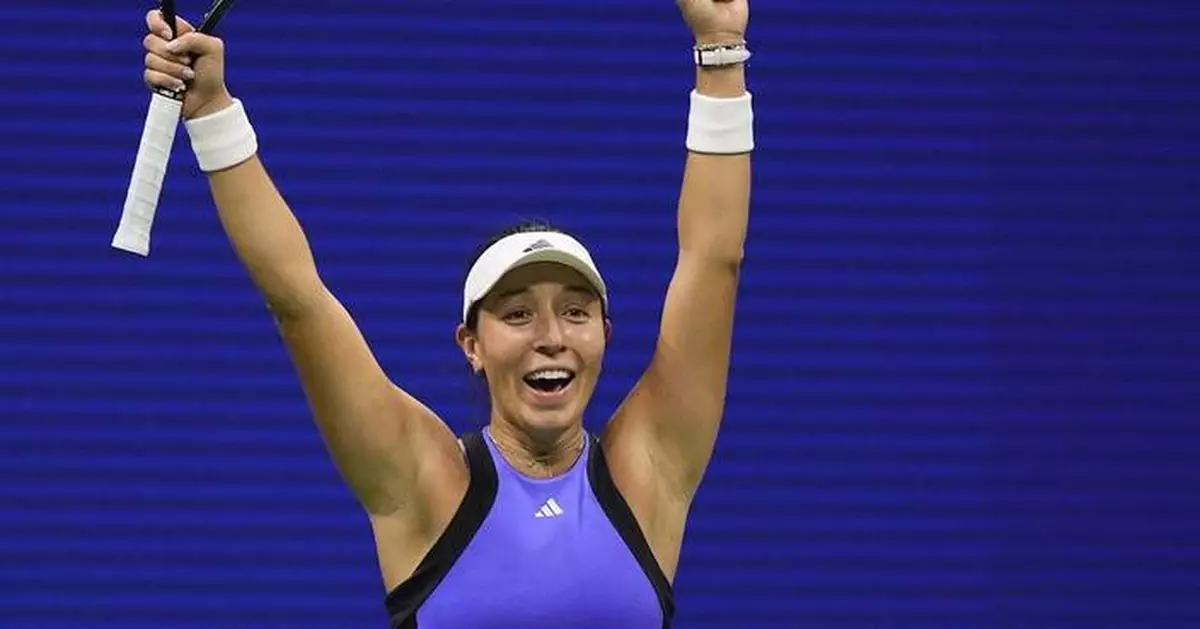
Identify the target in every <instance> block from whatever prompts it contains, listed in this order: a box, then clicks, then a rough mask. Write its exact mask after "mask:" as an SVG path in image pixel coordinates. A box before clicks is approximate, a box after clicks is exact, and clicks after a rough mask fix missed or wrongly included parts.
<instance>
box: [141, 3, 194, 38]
mask: <svg viewBox="0 0 1200 629" xmlns="http://www.w3.org/2000/svg"><path fill="white" fill-rule="evenodd" d="M146 26H147V27H149V29H150V32H152V33H156V34H157V35H159V36H161V37H162V38H163V39H171V29H170V28H168V27H167V21H166V20H164V19H163V16H162V12H160V11H159V10H158V9H151V10H150V11H149V12H148V13H146ZM195 31H196V29H195V28H194V27H193V26H192V25H191V24H189V23H188V21H187V20H185V19H183V18H181V17H179V16H178V15H177V16H175V32H176V33H177V34H178V35H181V36H182V35H186V34H188V33H193V32H195Z"/></svg>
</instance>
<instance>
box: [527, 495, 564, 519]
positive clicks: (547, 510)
mask: <svg viewBox="0 0 1200 629" xmlns="http://www.w3.org/2000/svg"><path fill="white" fill-rule="evenodd" d="M562 514H563V510H562V507H560V506H558V503H557V502H555V501H554V499H553V498H551V499H549V500H547V501H546V503H545V504H543V505H542V508H541V509H538V510H537V511H536V512H534V514H533V517H535V518H557V517H558V516H560V515H562Z"/></svg>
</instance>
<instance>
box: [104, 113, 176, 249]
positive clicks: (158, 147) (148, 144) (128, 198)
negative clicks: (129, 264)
mask: <svg viewBox="0 0 1200 629" xmlns="http://www.w3.org/2000/svg"><path fill="white" fill-rule="evenodd" d="M182 109H183V102H182V101H179V100H176V99H174V98H171V97H169V96H164V95H163V94H160V93H158V92H155V93H154V95H153V96H152V97H151V99H150V111H149V113H147V114H146V126H145V127H143V128H142V140H141V142H140V143H139V144H138V152H137V158H136V159H135V160H134V163H133V176H132V177H131V178H130V180H129V190H128V191H127V192H126V193H125V207H124V208H123V209H122V210H121V221H120V223H118V224H117V233H116V234H115V235H114V236H113V240H112V246H113V247H115V248H117V249H122V250H124V251H129V252H131V253H136V254H139V255H142V256H148V255H150V229H151V227H152V226H153V225H154V213H155V212H156V211H158V198H159V195H160V194H161V193H162V185H163V178H164V177H166V174H167V162H168V161H169V160H170V157H171V146H172V145H174V144H175V132H176V130H177V129H178V128H179V115H180V113H181V111H182Z"/></svg>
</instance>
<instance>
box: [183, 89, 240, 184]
mask: <svg viewBox="0 0 1200 629" xmlns="http://www.w3.org/2000/svg"><path fill="white" fill-rule="evenodd" d="M183 124H184V126H185V127H187V132H188V137H189V138H191V140H192V150H193V151H195V153H196V160H197V161H198V162H200V170H203V171H204V172H206V173H211V172H213V171H217V170H224V169H226V168H231V167H233V166H237V165H238V164H240V163H242V162H244V161H246V160H248V159H250V158H251V157H253V156H254V154H255V153H257V152H258V137H257V136H256V135H255V134H254V127H252V126H250V119H249V118H248V117H247V116H246V109H245V107H243V106H242V101H240V100H238V99H236V98H235V99H233V105H231V106H229V107H226V108H225V109H222V110H221V111H218V112H216V113H212V114H209V115H207V116H202V117H200V118H193V119H191V120H187V121H185V122H184V123H183Z"/></svg>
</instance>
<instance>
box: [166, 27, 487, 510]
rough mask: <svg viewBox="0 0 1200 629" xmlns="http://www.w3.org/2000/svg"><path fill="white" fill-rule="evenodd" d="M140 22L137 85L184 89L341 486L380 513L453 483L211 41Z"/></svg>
mask: <svg viewBox="0 0 1200 629" xmlns="http://www.w3.org/2000/svg"><path fill="white" fill-rule="evenodd" d="M147 23H148V25H149V27H150V31H151V34H150V35H148V36H147V38H146V41H145V46H146V48H147V51H148V53H149V54H148V55H147V60H146V63H147V72H146V80H147V82H148V83H150V84H151V85H162V86H169V87H172V86H178V85H180V84H181V81H182V80H184V79H186V80H188V81H190V83H189V84H188V86H187V95H186V97H185V100H184V104H183V115H184V118H185V120H186V124H187V125H188V133H189V134H190V135H191V139H192V144H193V147H194V148H195V149H196V151H197V157H198V158H199V159H200V162H201V167H202V168H203V169H204V170H205V171H206V172H208V178H209V184H210V187H211V190H212V195H213V199H214V201H215V202H216V206H217V211H218V214H219V216H220V220H221V224H222V226H223V227H224V229H225V233H226V235H227V236H228V238H229V240H230V242H231V244H232V245H233V249H234V251H235V252H236V253H237V256H238V258H239V259H240V260H241V262H242V263H243V265H244V266H245V268H246V270H247V271H248V272H249V275H250V277H251V279H252V280H253V282H254V284H255V286H256V287H257V288H258V290H259V291H260V292H261V294H262V295H263V297H264V299H265V301H266V304H267V307H268V308H269V309H270V310H271V312H272V313H273V314H274V317H275V320H276V322H277V325H278V328H279V331H280V334H281V336H282V337H283V340H284V342H285V344H286V346H287V348H288V351H289V353H290V355H291V358H292V362H293V364H294V365H295V368H296V370H297V372H298V374H299V377H300V381H301V384H302V385H303V388H304V391H305V394H306V396H307V398H308V402H309V406H310V407H311V409H312V412H313V415H314V418H315V420H316V423H317V425H318V427H319V428H320V430H321V434H322V437H323V438H324V440H325V443H326V446H327V447H328V449H329V451H330V453H331V455H332V457H333V460H334V462H335V464H336V465H337V467H338V469H339V471H340V472H341V474H342V476H343V478H344V479H345V481H346V482H347V484H348V485H349V487H350V488H351V490H352V491H353V492H354V493H355V495H356V496H357V497H358V499H359V501H360V502H361V503H362V504H363V505H364V507H365V508H366V509H367V510H368V511H369V512H370V513H372V514H377V515H388V514H392V513H395V512H397V511H400V510H403V509H406V508H408V507H411V506H413V505H414V501H415V500H416V497H418V496H420V495H422V494H427V493H428V492H437V491H440V490H441V489H444V488H430V487H424V486H421V483H425V482H427V481H425V480H419V479H435V480H433V481H430V482H436V483H449V484H452V485H461V486H464V487H465V483H466V476H465V474H466V471H465V467H464V466H462V465H457V466H455V465H449V466H448V469H447V470H439V472H442V473H439V474H426V473H425V472H427V471H429V470H428V468H429V467H430V466H431V465H437V464H438V463H439V461H440V460H444V461H449V462H454V461H458V460H459V458H458V447H457V444H456V440H455V438H454V436H453V434H452V433H451V432H450V431H449V429H448V428H446V427H445V426H444V425H443V424H442V423H441V422H440V421H439V420H438V419H437V418H436V417H435V416H434V415H433V413H432V412H430V411H429V410H428V409H427V408H426V407H425V406H423V405H422V404H420V403H419V402H418V401H417V400H415V399H413V398H412V397H411V396H409V395H408V394H406V393H405V392H404V391H402V390H401V389H399V388H398V387H396V386H394V385H393V384H392V383H391V381H390V380H389V379H388V378H387V376H386V375H385V374H384V372H383V370H382V368H381V367H380V366H379V364H378V362H377V361H376V359H375V357H374V356H373V355H372V353H371V351H370V349H369V348H368V346H367V343H366V342H365V340H364V339H363V336H362V334H361V333H360V332H359V329H358V327H357V326H356V325H355V323H354V321H353V320H352V319H351V317H350V315H349V314H348V313H347V311H346V309H345V308H344V307H343V306H342V304H341V303H340V302H339V301H338V300H337V299H336V298H335V297H334V296H333V295H332V294H331V293H330V291H329V290H328V289H327V288H326V286H325V285H324V284H323V282H322V281H321V278H320V276H319V275H318V273H317V268H316V264H315V263H314V261H313V256H312V251H311V250H310V248H309V245H308V241H307V239H306V238H305V235H304V232H303V231H302V229H301V227H300V224H299V222H298V221H297V220H296V217H295V216H294V215H293V213H292V211H291V209H290V208H289V207H288V205H287V203H286V202H285V201H284V199H283V197H282V195H281V194H280V193H279V191H278V190H277V189H276V187H275V185H274V183H273V182H272V181H271V179H270V177H269V176H268V174H267V172H266V169H265V168H264V166H263V164H262V162H261V161H260V159H259V157H258V155H257V153H256V149H257V143H256V141H255V140H254V139H253V132H252V131H251V129H250V127H249V123H248V120H247V119H246V118H244V117H243V115H242V114H241V111H242V109H241V106H240V103H235V101H234V99H233V98H232V97H231V96H230V94H229V91H228V90H227V89H226V87H225V83H224V77H223V74H224V73H223V64H224V54H223V45H222V43H221V41H220V40H219V39H216V38H214V37H209V36H205V35H202V34H200V33H195V32H192V28H191V27H190V26H189V25H187V24H186V23H184V24H181V27H180V29H179V31H180V32H181V33H184V34H183V35H181V36H180V37H179V39H177V40H175V41H174V42H171V45H170V47H168V44H167V41H166V39H165V38H163V37H162V36H161V35H163V34H165V33H164V31H166V23H165V22H164V21H163V20H162V18H161V16H160V15H159V14H158V12H157V11H152V12H151V13H150V14H149V15H148V17H147ZM185 57H190V59H187V58H185ZM185 65H190V68H191V69H192V72H191V73H188V72H187V71H186V70H185ZM417 453H422V457H421V459H420V460H419V459H418V456H417ZM439 457H440V459H439Z"/></svg>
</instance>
